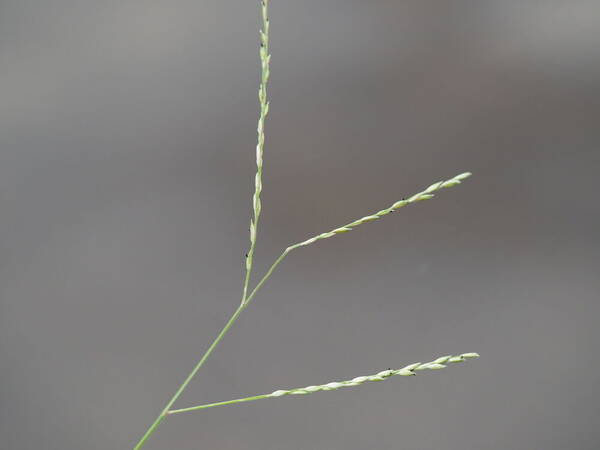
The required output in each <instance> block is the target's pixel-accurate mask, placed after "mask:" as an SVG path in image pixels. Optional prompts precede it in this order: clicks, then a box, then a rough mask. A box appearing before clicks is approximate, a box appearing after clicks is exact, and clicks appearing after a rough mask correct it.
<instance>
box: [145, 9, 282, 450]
mask: <svg viewBox="0 0 600 450" xmlns="http://www.w3.org/2000/svg"><path fill="white" fill-rule="evenodd" d="M268 6H269V0H261V13H262V23H263V27H262V30H261V31H260V62H261V77H260V85H259V89H258V99H259V103H260V114H259V118H258V126H257V135H258V137H257V144H256V176H255V178H254V180H255V181H254V196H253V198H252V205H253V210H254V220H251V221H250V249H249V250H248V255H247V256H246V276H245V278H244V288H243V292H242V301H241V303H240V305H239V306H238V308H237V309H236V311H235V312H234V313H233V315H232V316H231V318H230V319H229V321H228V322H227V323H226V324H225V326H224V327H223V329H222V330H221V332H220V333H219V334H218V336H217V337H216V338H215V340H214V341H213V343H212V344H211V345H210V347H209V348H208V350H206V352H205V353H204V355H203V356H202V358H201V359H200V361H198V363H197V364H196V366H195V367H194V368H193V369H192V371H191V372H190V374H189V375H188V376H187V378H186V379H185V381H184V382H183V383H182V384H181V386H179V389H177V391H176V392H175V394H174V395H173V397H171V400H169V402H168V403H167V405H166V406H165V407H164V409H163V410H162V412H161V413H160V414H159V416H158V417H157V418H156V419H155V420H154V422H153V423H152V425H150V428H148V430H147V431H146V433H144V435H143V436H142V438H141V439H140V441H139V442H138V443H137V444H136V446H135V447H134V450H139V449H141V448H142V447H143V446H144V445H145V444H146V441H147V440H148V439H149V438H150V436H152V434H153V433H154V432H155V431H156V429H157V428H158V426H159V425H160V424H161V423H162V421H163V420H164V419H165V418H166V417H167V413H168V412H169V410H170V409H171V407H172V406H173V404H174V403H175V402H176V401H177V399H178V398H179V397H180V396H181V394H182V393H183V391H184V390H185V389H186V388H187V386H188V384H189V383H190V381H192V379H193V378H194V376H195V375H196V373H197V372H198V370H200V368H201V367H202V366H203V365H204V363H205V362H206V360H207V359H208V357H209V356H210V354H211V353H212V352H213V350H214V349H215V347H216V346H217V345H218V343H219V342H221V339H223V337H224V336H225V334H227V332H228V331H229V328H230V327H231V326H232V325H233V324H234V323H235V321H236V320H237V319H238V317H239V316H240V314H241V312H242V311H243V310H244V309H245V307H246V306H247V305H248V302H249V300H248V285H249V283H250V275H251V273H252V261H253V258H254V249H255V247H256V234H257V230H258V221H259V218H260V211H261V201H260V194H261V192H262V167H263V148H264V144H265V132H264V127H265V120H266V118H267V114H268V113H269V102H268V101H267V83H268V81H269V76H270V71H269V64H270V60H271V55H270V54H269V10H268ZM279 262H280V260H278V261H276V263H275V264H274V266H276V265H277V264H278V263H279ZM272 269H274V267H273V268H272ZM272 269H271V270H270V271H269V273H268V275H269V276H270V274H271V272H272ZM267 278H268V276H267ZM265 280H266V279H263V280H261V283H260V284H261V285H262V283H264V281H265ZM257 287H258V288H259V287H260V286H257ZM257 291H258V289H256V288H255V289H254V291H253V293H254V294H255V293H256V292H257Z"/></svg>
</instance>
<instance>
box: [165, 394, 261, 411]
mask: <svg viewBox="0 0 600 450" xmlns="http://www.w3.org/2000/svg"><path fill="white" fill-rule="evenodd" d="M270 395H271V394H264V395H255V396H254V397H246V398H237V399H235V400H228V401H226V402H217V403H207V404H205V405H199V406H192V407H191V408H182V409H172V410H171V411H169V412H168V413H167V414H169V415H171V414H179V413H184V412H190V411H198V410H199V409H206V408H212V407H213V406H223V405H231V404H234V403H244V402H251V401H253V400H261V399H263V398H267V397H269V396H270Z"/></svg>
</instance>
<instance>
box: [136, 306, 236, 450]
mask: <svg viewBox="0 0 600 450" xmlns="http://www.w3.org/2000/svg"><path fill="white" fill-rule="evenodd" d="M244 308H245V306H244V305H243V304H241V305H240V306H238V308H237V309H236V311H235V312H234V313H233V315H232V316H231V318H230V319H229V321H228V322H227V324H226V325H225V326H224V327H223V329H222V330H221V332H220V333H219V335H218V336H217V337H216V339H215V340H214V341H213V343H212V344H211V346H210V347H209V348H208V350H206V352H205V353H204V355H203V356H202V358H201V359H200V361H198V363H197V364H196V366H195V367H194V368H193V369H192V371H191V372H190V374H189V375H188V377H187V378H186V379H185V381H184V382H183V383H182V384H181V386H179V389H177V392H175V395H173V397H172V398H171V400H169V403H167V406H165V408H164V409H163V410H162V412H161V413H160V414H159V416H158V417H157V418H156V420H155V421H154V423H153V424H152V425H150V428H148V430H147V431H146V433H145V434H144V435H143V436H142V438H141V439H140V441H139V442H138V443H137V445H136V446H135V447H134V448H133V450H139V449H141V448H142V447H143V446H144V444H145V443H146V441H147V440H148V438H150V436H152V434H153V433H154V432H155V431H156V429H157V428H158V426H159V425H160V424H161V422H162V421H163V420H165V417H167V414H168V412H169V410H170V409H171V406H173V404H174V403H175V402H176V401H177V399H178V398H179V397H180V395H181V394H182V393H183V391H184V390H185V388H186V387H187V386H188V384H190V381H192V378H194V376H195V375H196V373H197V372H198V370H200V368H201V367H202V366H203V365H204V363H205V362H206V360H207V359H208V357H209V356H210V354H211V353H212V352H213V350H214V349H215V347H216V346H217V344H218V343H219V342H221V339H223V337H224V336H225V334H227V331H229V328H231V326H232V325H233V324H234V323H235V321H236V320H237V319H238V317H239V316H240V314H241V312H242V311H243V310H244Z"/></svg>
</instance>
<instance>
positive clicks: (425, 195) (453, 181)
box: [243, 172, 471, 306]
mask: <svg viewBox="0 0 600 450" xmlns="http://www.w3.org/2000/svg"><path fill="white" fill-rule="evenodd" d="M470 176H471V173H470V172H465V173H461V174H460V175H456V176H455V177H454V178H450V179H449V180H446V181H438V182H437V183H433V184H432V185H431V186H429V187H428V188H427V189H425V190H424V191H422V192H418V193H417V194H414V195H413V196H411V197H409V198H408V199H402V200H399V201H397V202H396V203H394V204H393V205H392V206H390V207H389V208H386V209H383V210H381V211H379V212H377V213H375V214H373V215H370V216H366V217H363V218H361V219H358V220H355V221H354V222H350V223H349V224H347V225H344V226H342V227H339V228H336V229H334V230H332V231H330V232H328V233H322V234H319V235H317V236H314V237H312V238H310V239H307V240H306V241H302V242H299V243H297V244H294V245H290V246H289V247H288V248H286V249H285V250H284V251H283V253H282V254H281V255H279V257H278V258H277V259H276V260H275V262H274V263H273V264H272V265H271V267H269V270H267V273H266V274H265V275H264V276H263V277H262V279H261V280H260V281H259V282H258V284H257V285H256V287H255V288H254V289H253V290H252V292H251V293H250V295H248V297H246V299H245V301H244V303H243V304H244V306H247V305H248V304H249V303H250V301H251V300H252V299H253V298H254V296H255V295H256V293H257V292H258V291H259V290H260V288H261V287H262V286H263V284H264V283H265V282H266V281H267V280H268V279H269V277H270V276H271V274H272V273H273V271H274V270H275V268H276V267H277V266H278V265H279V263H281V261H283V259H284V258H285V257H286V256H287V255H288V254H289V253H290V252H291V251H292V250H295V249H297V248H299V247H303V246H306V245H310V244H312V243H314V242H316V241H318V240H321V239H327V238H330V237H333V236H335V235H336V234H341V233H347V232H348V231H352V229H353V228H354V227H357V226H358V225H362V224H363V223H367V222H371V221H373V220H376V219H379V218H380V217H383V216H385V215H387V214H389V213H391V212H393V211H395V210H397V209H399V208H402V207H403V206H406V205H409V204H411V203H416V202H420V201H423V200H429V199H432V198H433V197H434V195H433V194H432V192H435V191H438V190H440V189H443V188H449V187H452V186H456V185H458V184H460V183H461V182H462V180H464V179H466V178H468V177H470Z"/></svg>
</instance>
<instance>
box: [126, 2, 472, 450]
mask: <svg viewBox="0 0 600 450" xmlns="http://www.w3.org/2000/svg"><path fill="white" fill-rule="evenodd" d="M260 7H261V15H262V29H261V30H260V49H259V56H260V64H261V76H260V83H259V88H258V100H259V105H260V112H259V118H258V126H257V144H256V175H255V177H254V195H253V196H252V207H253V217H252V219H251V220H250V248H249V250H248V253H247V256H246V273H245V277H244V284H243V289H242V298H241V301H240V304H239V306H238V307H237V309H236V310H235V312H234V313H233V315H232V316H231V318H230V319H229V321H228V322H227V323H226V324H225V326H224V327H223V329H222V330H221V332H220V333H219V334H218V335H217V337H216V338H215V340H214V341H213V342H212V344H211V345H210V346H209V347H208V349H207V350H206V352H205V353H204V355H203V356H202V357H201V358H200V360H199V361H198V362H197V363H196V365H195V366H194V368H193V369H192V371H191V372H190V373H189V375H188V376H187V378H186V379H185V380H184V381H183V383H182V384H181V385H180V386H179V388H178V389H177V390H176V391H175V394H174V395H173V396H172V397H171V399H170V400H169V401H168V402H167V404H166V405H165V407H164V408H163V409H162V411H161V412H160V414H159V415H158V417H157V418H156V419H155V421H154V422H153V423H152V424H151V425H150V427H149V428H148V430H147V431H146V432H145V433H144V435H143V436H142V437H141V439H140V440H139V442H138V443H137V444H136V445H135V447H134V450H139V449H141V448H143V447H144V445H145V444H146V443H147V441H148V439H149V438H150V436H152V434H154V432H156V430H157V429H158V427H159V426H160V424H161V423H162V422H163V421H164V420H165V419H166V418H167V417H169V416H173V415H176V414H181V413H186V412H192V411H198V410H201V409H206V408H211V407H214V406H223V405H231V404H236V403H244V402H249V401H254V400H260V399H267V398H276V397H281V396H287V395H304V394H310V393H314V392H319V391H330V390H335V389H339V388H342V387H352V386H359V385H361V384H363V383H366V382H372V381H383V380H386V379H388V378H390V377H392V376H395V375H401V376H410V375H416V374H417V372H419V371H421V370H439V369H443V368H445V367H446V366H447V364H449V363H458V362H462V361H466V360H468V359H471V358H477V357H479V355H478V354H477V353H463V354H461V355H458V356H452V355H447V356H442V357H439V358H437V359H435V360H434V361H431V362H428V363H414V364H411V365H409V366H406V367H403V368H401V369H388V370H384V371H382V372H379V373H376V374H374V375H369V376H359V377H356V378H353V379H351V380H347V381H334V382H330V383H327V384H322V385H317V386H307V387H304V388H295V389H288V390H276V391H274V392H272V393H270V394H263V395H257V396H253V397H246V398H240V399H235V400H228V401H223V402H217V403H209V404H205V405H199V406H192V407H188V408H182V409H175V408H173V406H174V404H175V402H176V401H177V400H178V399H179V398H180V397H181V395H182V394H183V392H184V391H185V389H186V388H187V386H188V385H189V383H190V382H191V381H192V379H193V378H194V376H195V375H196V373H197V372H198V371H199V370H200V368H201V367H202V366H203V365H204V363H205V362H206V360H207V359H208V357H209V356H210V354H211V353H212V352H213V351H214V349H215V348H216V347H217V345H218V344H219V342H221V340H222V339H223V337H224V336H225V335H226V334H227V332H228V331H229V329H230V328H231V326H232V325H233V324H234V323H235V322H236V321H237V319H238V318H239V317H240V314H241V313H242V311H243V310H244V309H245V308H247V307H248V305H249V304H250V302H251V301H252V299H253V298H254V297H255V296H256V294H257V293H258V291H259V290H260V289H261V288H262V287H263V285H264V284H265V282H266V281H267V280H268V279H269V277H270V276H271V275H272V274H273V271H274V270H275V268H276V267H277V266H278V265H279V264H280V263H281V261H283V259H284V258H285V257H286V256H287V255H288V254H289V253H290V252H292V251H293V250H295V249H298V248H300V247H304V246H307V245H310V244H313V243H315V242H317V241H319V240H321V239H327V238H330V237H334V236H336V235H338V234H343V233H347V232H349V231H352V229H354V228H355V227H357V226H359V225H362V224H365V223H367V222H372V221H375V220H378V219H380V218H381V217H383V216H385V215H387V214H389V213H391V212H393V211H396V210H398V209H400V208H402V207H404V206H407V205H410V204H413V203H416V202H420V201H423V200H429V199H432V198H433V197H434V195H435V194H434V193H435V192H437V191H439V190H441V189H444V188H449V187H453V186H456V185H458V184H460V183H461V182H462V181H463V180H464V179H466V178H468V177H469V176H470V175H471V174H470V173H469V172H465V173H462V174H459V175H456V176H455V177H453V178H450V179H448V180H445V181H438V182H436V183H433V184H432V185H430V186H429V187H428V188H426V189H425V190H423V191H421V192H418V193H416V194H414V195H412V196H411V197H408V198H403V199H401V200H399V201H397V202H395V203H394V204H393V205H391V206H389V207H388V208H385V209H382V210H381V211H378V212H375V213H373V214H371V215H368V216H365V217H362V218H360V219H357V220H354V221H352V222H350V223H348V224H346V225H343V226H340V227H337V228H334V229H332V230H331V231H328V232H325V233H322V234H319V235H316V236H313V237H311V238H309V239H306V240H304V241H301V242H298V243H296V244H293V245H290V246H289V247H287V248H286V249H285V250H284V251H283V252H282V253H281V255H280V256H279V257H278V258H277V259H276V260H275V261H274V262H273V264H272V265H271V266H270V267H269V269H268V270H267V271H266V273H265V274H264V275H263V277H262V278H261V279H260V280H259V281H258V283H257V284H256V286H255V287H254V288H253V289H250V279H251V275H252V266H253V261H254V251H255V248H256V240H257V234H258V226H259V222H260V214H261V199H260V195H261V193H262V189H263V186H262V172H263V151H264V145H265V122H266V119H267V116H268V114H269V100H268V96H267V86H268V82H269V76H270V63H271V55H270V53H269V37H270V23H269V0H260Z"/></svg>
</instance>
